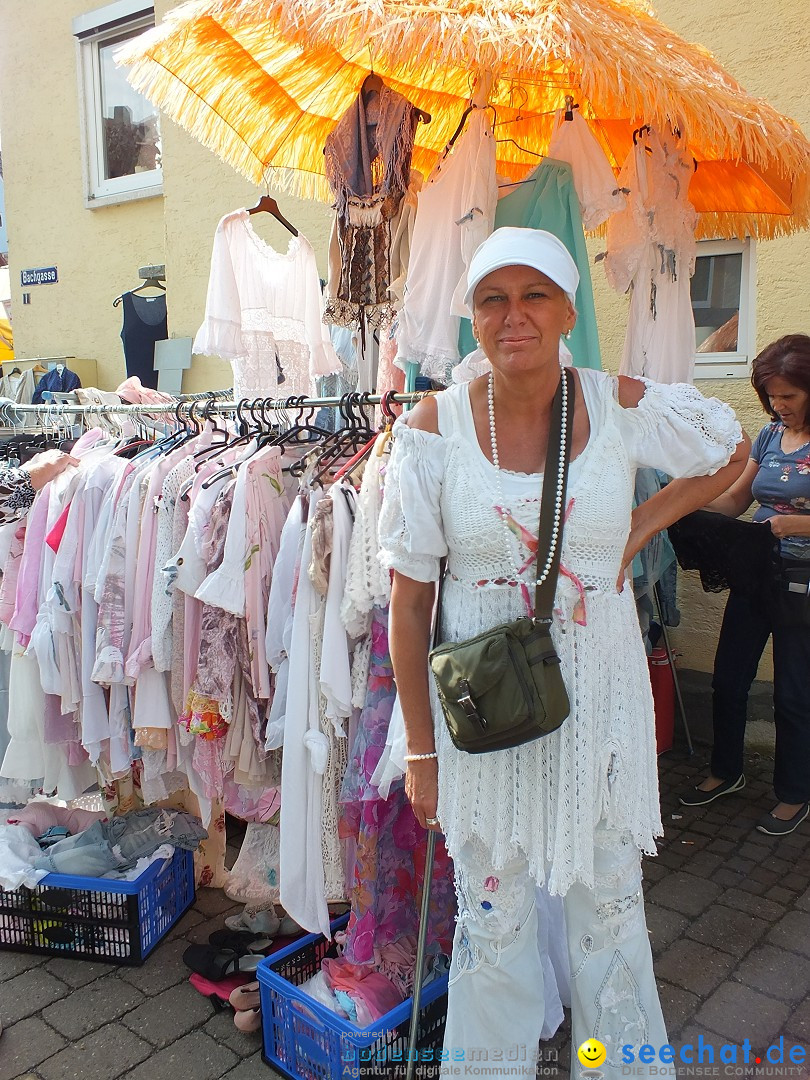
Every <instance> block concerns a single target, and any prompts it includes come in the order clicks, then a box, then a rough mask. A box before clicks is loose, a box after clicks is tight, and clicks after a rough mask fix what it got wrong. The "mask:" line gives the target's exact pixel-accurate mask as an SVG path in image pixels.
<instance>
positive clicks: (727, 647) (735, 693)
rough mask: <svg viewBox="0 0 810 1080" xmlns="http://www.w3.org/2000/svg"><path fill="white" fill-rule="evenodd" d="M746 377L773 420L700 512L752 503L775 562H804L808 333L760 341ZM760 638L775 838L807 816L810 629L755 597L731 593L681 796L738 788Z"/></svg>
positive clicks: (737, 509) (768, 827)
mask: <svg viewBox="0 0 810 1080" xmlns="http://www.w3.org/2000/svg"><path fill="white" fill-rule="evenodd" d="M751 382H752V383H753V386H754V389H755V390H756V392H757V394H758V395H759V399H760V401H761V402H762V407H763V408H764V409H765V411H766V412H767V413H769V414H770V416H771V418H772V423H770V424H768V425H767V426H766V427H764V428H763V429H762V431H761V432H760V433H759V435H758V436H757V438H756V440H755V441H754V444H753V446H752V447H751V458H750V460H749V462H748V465H747V466H746V468H745V471H744V472H743V474H742V476H740V478H739V480H737V482H736V483H735V484H733V485H732V486H731V487H730V488H729V490H728V491H727V492H725V493H724V494H723V495H720V496H719V497H718V498H717V499H715V500H714V502H712V503H711V504H710V506H709V509H711V510H717V511H719V512H720V513H721V514H727V515H729V516H730V517H738V516H739V515H740V514H742V513H744V512H745V511H746V510H747V509H748V507H749V506H750V505H751V503H752V502H757V503H758V504H759V505H758V506H757V509H756V512H755V513H754V521H761V522H764V523H766V524H767V525H768V526H769V527H770V529H771V532H772V533H773V535H774V536H775V537H778V538H779V541H780V551H781V554H782V557H783V559H791V560H792V559H801V560H810V337H808V336H807V335H806V334H790V335H788V336H786V337H783V338H780V339H779V340H778V341H774V342H773V343H772V344H771V345H768V346H767V348H765V349H764V350H763V351H762V352H761V353H760V354H759V356H757V358H756V359H755V360H754V364H753V372H752V374H751ZM769 636H772V637H773V687H774V694H773V702H774V720H775V723H776V759H775V762H774V777H773V782H774V789H775V792H776V797H777V799H778V800H779V802H778V804H777V806H776V807H775V808H774V809H773V810H772V811H771V812H770V813H769V814H766V815H765V817H764V818H762V819H761V820H760V822H759V823H758V825H757V828H758V829H759V830H760V832H765V833H769V834H771V835H774V836H784V835H786V834H787V833H791V832H793V830H794V829H795V828H796V827H797V825H799V824H801V822H802V821H804V819H805V818H806V817H807V816H808V813H810V707H809V706H808V693H807V688H808V671H810V626H794V625H791V626H787V625H780V624H779V621H778V620H775V619H774V618H773V617H772V615H771V614H770V613H769V612H768V611H767V610H765V608H764V607H763V606H761V605H759V604H758V603H757V602H756V601H755V600H752V599H750V598H748V597H744V596H741V595H739V594H737V593H734V592H731V593H730V595H729V598H728V603H727V604H726V611H725V615H724V616H723V626H722V630H721V631H720V640H719V641H718V644H717V655H716V656H715V662H714V678H713V680H712V688H713V690H714V697H713V720H714V749H713V751H712V759H711V772H710V774H709V776H708V777H707V778H706V779H705V780H704V781H703V782H702V783H701V784H699V785H698V787H696V788H693V789H691V790H690V791H688V792H687V793H686V794H684V795H683V796H682V797H681V802H682V803H683V804H684V805H685V806H703V805H705V804H706V803H710V802H713V801H714V799H717V798H719V797H720V796H721V795H727V794H729V793H730V792H732V791H738V790H739V789H740V788H742V787H744V786H745V776H744V774H743V744H744V736H745V721H746V707H747V703H748V692H749V690H750V688H751V683H752V682H753V681H754V678H755V677H756V673H757V666H758V664H759V660H760V657H761V656H762V652H763V649H764V648H765V645H766V643H767V641H768V637H769Z"/></svg>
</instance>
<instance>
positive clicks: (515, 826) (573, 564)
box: [380, 369, 741, 895]
mask: <svg viewBox="0 0 810 1080" xmlns="http://www.w3.org/2000/svg"><path fill="white" fill-rule="evenodd" d="M578 377H579V380H580V382H581V386H582V390H583V395H584V400H585V405H586V408H587V411H588V416H589V419H590V437H589V440H588V443H587V445H586V447H585V449H584V450H583V451H582V453H580V454H579V456H578V457H577V458H575V459H574V461H573V462H572V463H571V467H570V472H569V480H568V495H569V500H570V509H568V511H567V514H568V516H567V520H566V528H565V530H564V533H563V545H562V557H561V565H562V566H563V567H564V568H565V573H561V574H560V578H559V582H558V585H557V595H556V601H555V616H554V624H553V627H552V636H553V638H554V645H555V648H556V650H557V653H558V655H559V657H560V663H561V665H562V674H563V678H564V680H565V684H566V687H567V688H568V693H569V696H570V698H571V703H572V708H571V715H570V716H569V717H568V719H567V720H566V722H565V723H564V724H563V725H562V727H560V728H558V730H557V731H554V732H552V733H551V734H550V735H548V736H546V737H545V738H543V739H538V740H537V741H535V742H532V743H527V744H526V745H524V746H520V747H517V748H515V749H511V750H503V751H500V752H498V753H497V754H464V753H459V752H458V751H457V750H456V749H455V747H454V746H453V745H452V742H451V741H450V737H449V734H448V732H447V727H446V725H445V723H444V720H443V717H442V713H441V707H440V705H439V702H438V699H437V697H436V695H435V691H432V709H433V716H434V720H435V725H434V726H435V734H436V749H437V752H438V754H439V806H438V815H437V816H438V817H439V819H440V821H441V823H442V828H443V831H444V834H445V837H446V841H447V846H448V851H449V852H450V855H451V857H453V858H455V856H456V854H457V853H458V852H460V851H461V849H462V848H463V846H464V844H465V843H466V842H467V841H468V840H471V839H477V840H478V841H480V843H481V844H482V845H483V850H484V851H485V852H486V855H487V859H488V861H489V862H490V866H491V870H492V873H494V874H497V871H498V869H499V868H500V867H502V866H504V865H505V864H506V862H507V861H508V860H509V859H510V858H511V857H512V856H513V855H514V852H515V849H516V847H519V848H520V849H521V851H522V852H523V854H524V855H525V857H526V859H527V860H528V863H529V872H530V873H531V874H532V876H533V877H534V878H535V880H536V881H537V882H538V884H542V883H543V882H544V881H546V880H547V881H548V887H549V891H550V892H551V893H552V894H561V895H562V894H564V893H565V892H566V891H567V890H568V889H569V888H570V887H571V886H572V885H573V884H574V882H577V881H579V882H582V883H584V884H586V885H588V886H589V887H592V885H593V881H594V872H595V867H594V823H595V822H597V821H599V820H600V818H601V817H602V816H603V815H606V817H607V823H608V824H609V825H610V827H612V828H616V829H619V830H621V831H622V832H628V833H630V834H631V835H632V838H633V843H634V845H635V846H636V847H638V848H640V849H642V850H644V851H649V852H654V851H655V841H654V836H655V835H660V832H661V822H660V809H659V805H658V793H657V770H656V758H655V746H654V740H653V738H652V731H653V727H652V706H653V702H652V694H651V691H650V681H649V674H648V670H647V659H646V655H645V652H644V647H643V644H642V642H641V639H640V635H639V632H638V619H637V616H636V609H635V605H634V603H633V597H632V595H631V593H630V590H628V589H625V590H624V592H623V593H617V591H616V580H617V575H618V572H619V566H620V563H621V556H622V549H623V546H624V537H625V535H626V530H627V523H628V521H629V519H630V511H631V507H632V498H633V482H632V476H633V473H634V471H635V469H636V468H637V467H638V466H640V465H649V466H651V467H655V468H660V469H663V470H665V471H666V472H668V473H669V474H670V475H672V476H676V477H678V476H694V475H704V474H706V473H709V472H711V471H716V469H717V468H718V467H722V466H723V465H724V464H726V462H728V460H729V458H730V456H731V454H732V452H733V450H734V448H735V446H736V445H737V443H738V441H739V439H740V438H741V432H740V427H739V424H738V423H737V422H736V420H735V418H734V414H733V412H732V411H731V409H729V408H728V406H726V405H723V404H722V403H721V402H719V401H717V400H715V399H705V398H703V396H702V395H700V394H699V393H698V391H697V390H695V389H694V388H692V387H684V386H674V387H667V386H659V385H656V384H650V385H649V386H648V387H647V390H646V393H645V395H644V397H643V399H642V401H641V402H640V404H639V406H638V407H637V408H634V409H623V408H621V407H620V406H619V404H618V403H617V401H616V397H615V393H616V388H615V380H614V379H612V378H610V377H608V376H607V375H604V374H603V373H601V372H596V371H589V370H587V369H582V370H580V371H579V372H578ZM468 386H469V384H461V385H458V386H453V387H451V388H450V389H448V390H447V391H445V392H444V393H443V394H440V395H439V396H438V397H437V399H436V400H437V403H438V409H439V418H438V422H439V431H440V433H441V434H433V433H430V432H424V431H418V430H416V429H412V428H409V427H407V425H405V424H403V423H402V422H398V425H397V428H396V439H397V441H396V442H395V444H394V449H393V452H392V455H391V461H390V463H389V464H388V467H387V470H386V492H385V502H384V505H383V510H382V514H381V519H380V538H381V546H382V548H383V552H382V554H381V559H382V560H383V562H384V565H386V566H388V567H391V568H393V569H396V570H398V571H399V572H401V573H403V574H406V575H407V576H408V577H412V578H414V579H416V580H421V581H435V580H437V579H438V577H439V561H440V559H441V558H442V557H443V556H445V555H448V552H449V556H448V557H449V561H448V572H447V575H446V576H445V579H444V585H443V602H442V618H443V626H442V640H445V641H459V640H462V639H466V638H469V637H470V636H471V635H474V634H475V633H478V632H480V631H481V630H483V629H485V628H486V627H489V626H493V625H496V624H497V623H500V622H503V621H506V620H509V619H514V618H517V617H518V616H520V615H523V614H525V606H524V601H523V599H522V596H521V590H520V588H518V587H511V586H512V583H513V582H516V583H517V584H519V581H517V579H516V575H515V570H514V564H513V559H514V558H515V554H514V552H510V551H508V549H507V548H506V546H505V540H504V530H503V528H502V527H501V519H500V518H499V515H498V514H497V513H496V512H495V510H494V507H495V506H496V505H497V504H498V503H499V501H500V499H499V492H498V483H497V480H498V477H497V475H496V472H495V467H494V466H493V465H492V463H491V462H490V461H489V459H488V458H487V457H485V455H484V453H483V452H482V450H481V447H480V445H479V443H478V438H477V435H476V433H475V426H474V423H473V417H472V411H471V408H470V403H469V390H468ZM500 482H501V484H502V486H503V498H505V499H506V501H507V505H508V506H510V508H511V512H512V514H513V515H514V517H515V519H516V520H517V522H518V524H520V525H522V526H523V528H524V529H529V530H531V529H535V528H536V522H535V518H536V516H537V498H538V494H539V490H538V489H539V487H540V478H539V476H538V475H533V476H532V475H524V474H518V473H509V472H503V473H501V474H500ZM403 492H404V493H405V494H404V497H403V494H402V493H403ZM510 535H511V534H510ZM608 536H610V537H613V540H612V541H611V542H610V543H608V542H606V540H605V538H606V537H608ZM516 542H518V543H519V546H520V551H519V552H518V554H519V561H520V562H523V561H524V559H526V558H527V551H526V549H525V547H524V546H523V544H522V541H516ZM533 565H534V562H533V559H532V558H531V557H529V558H528V561H527V567H528V568H531V567H533ZM484 579H487V580H484ZM504 583H505V584H504ZM583 596H584V604H583ZM575 608H577V609H578V612H579V614H578V618H577V619H576V621H575V619H574V614H575ZM616 641H622V642H624V643H625V648H624V650H623V651H622V652H621V653H620V654H617V653H616V650H615V649H612V643H615V642H616ZM611 650H612V651H611ZM392 726H393V724H392Z"/></svg>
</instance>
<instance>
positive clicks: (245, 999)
mask: <svg viewBox="0 0 810 1080" xmlns="http://www.w3.org/2000/svg"><path fill="white" fill-rule="evenodd" d="M228 1001H229V1002H230V1003H231V1005H233V1007H234V1009H235V1011H236V1012H247V1010H248V1009H256V1008H258V1007H259V1002H260V995H259V984H258V983H257V982H249V983H243V984H242V986H237V987H236V989H235V990H233V991H232V992H231V994H230V997H229V998H228Z"/></svg>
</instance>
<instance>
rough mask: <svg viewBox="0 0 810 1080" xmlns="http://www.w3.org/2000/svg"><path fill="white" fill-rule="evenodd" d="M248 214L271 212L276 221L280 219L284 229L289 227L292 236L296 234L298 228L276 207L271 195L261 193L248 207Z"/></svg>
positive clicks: (276, 204)
mask: <svg viewBox="0 0 810 1080" xmlns="http://www.w3.org/2000/svg"><path fill="white" fill-rule="evenodd" d="M248 213H249V214H271V215H272V216H273V217H274V218H275V219H276V221H280V222H281V224H282V225H283V226H284V228H285V229H289V230H290V232H291V233H292V234H293V236H298V229H296V227H295V226H294V225H291V224H290V223H289V221H287V219H286V218H285V217H284V215H283V214H282V212H281V211H280V210H279V208H278V203H277V202H276V200H275V199H274V198H273V197H272V196H271V195H262V197H261V198H260V199H259V201H258V202H257V203H256V205H255V206H251V207H250V208H249V209H248Z"/></svg>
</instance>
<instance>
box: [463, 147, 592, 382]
mask: <svg viewBox="0 0 810 1080" xmlns="http://www.w3.org/2000/svg"><path fill="white" fill-rule="evenodd" d="M504 225H514V226H517V227H519V228H520V227H522V228H527V229H545V230H547V231H548V232H550V233H553V234H554V235H555V236H556V237H558V238H559V239H560V240H562V242H563V243H564V244H565V246H566V247H567V248H568V251H569V253H570V254H571V257H572V258H573V260H574V262H575V263H576V264H577V269H578V270H579V286H578V288H577V294H576V301H577V302H576V305H575V306H576V309H577V322H576V326H575V327H574V329H573V330H572V331H571V337H570V338H569V339H568V340H567V342H566V344H567V346H568V348H569V349H570V350H571V354H572V356H573V358H574V365H575V366H576V367H588V368H600V367H601V366H602V361H601V355H600V352H599V335H598V333H597V330H596V309H595V308H594V303H593V287H592V285H591V270H590V264H589V256H588V249H587V248H586V246H585V234H584V233H583V231H582V221H581V219H580V215H579V200H578V199H577V193H576V188H575V187H574V179H573V174H572V171H571V166H570V165H568V164H567V163H565V162H561V161H552V160H550V159H549V158H546V160H545V161H543V162H542V163H541V164H540V165H538V167H537V168H536V169H535V170H534V172H533V173H532V174H531V175H530V176H529V177H527V179H526V180H524V181H523V183H522V184H519V185H516V186H515V189H514V191H510V192H509V194H508V195H504V197H503V198H502V199H501V200H500V201H499V202H498V208H497V210H496V212H495V228H496V229H499V228H501V227H502V226H504ZM459 347H460V349H461V354H462V356H466V355H467V353H469V352H472V351H473V349H474V348H475V338H474V337H473V334H472V325H471V323H470V321H469V319H464V320H462V329H461V334H460V345H459Z"/></svg>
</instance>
